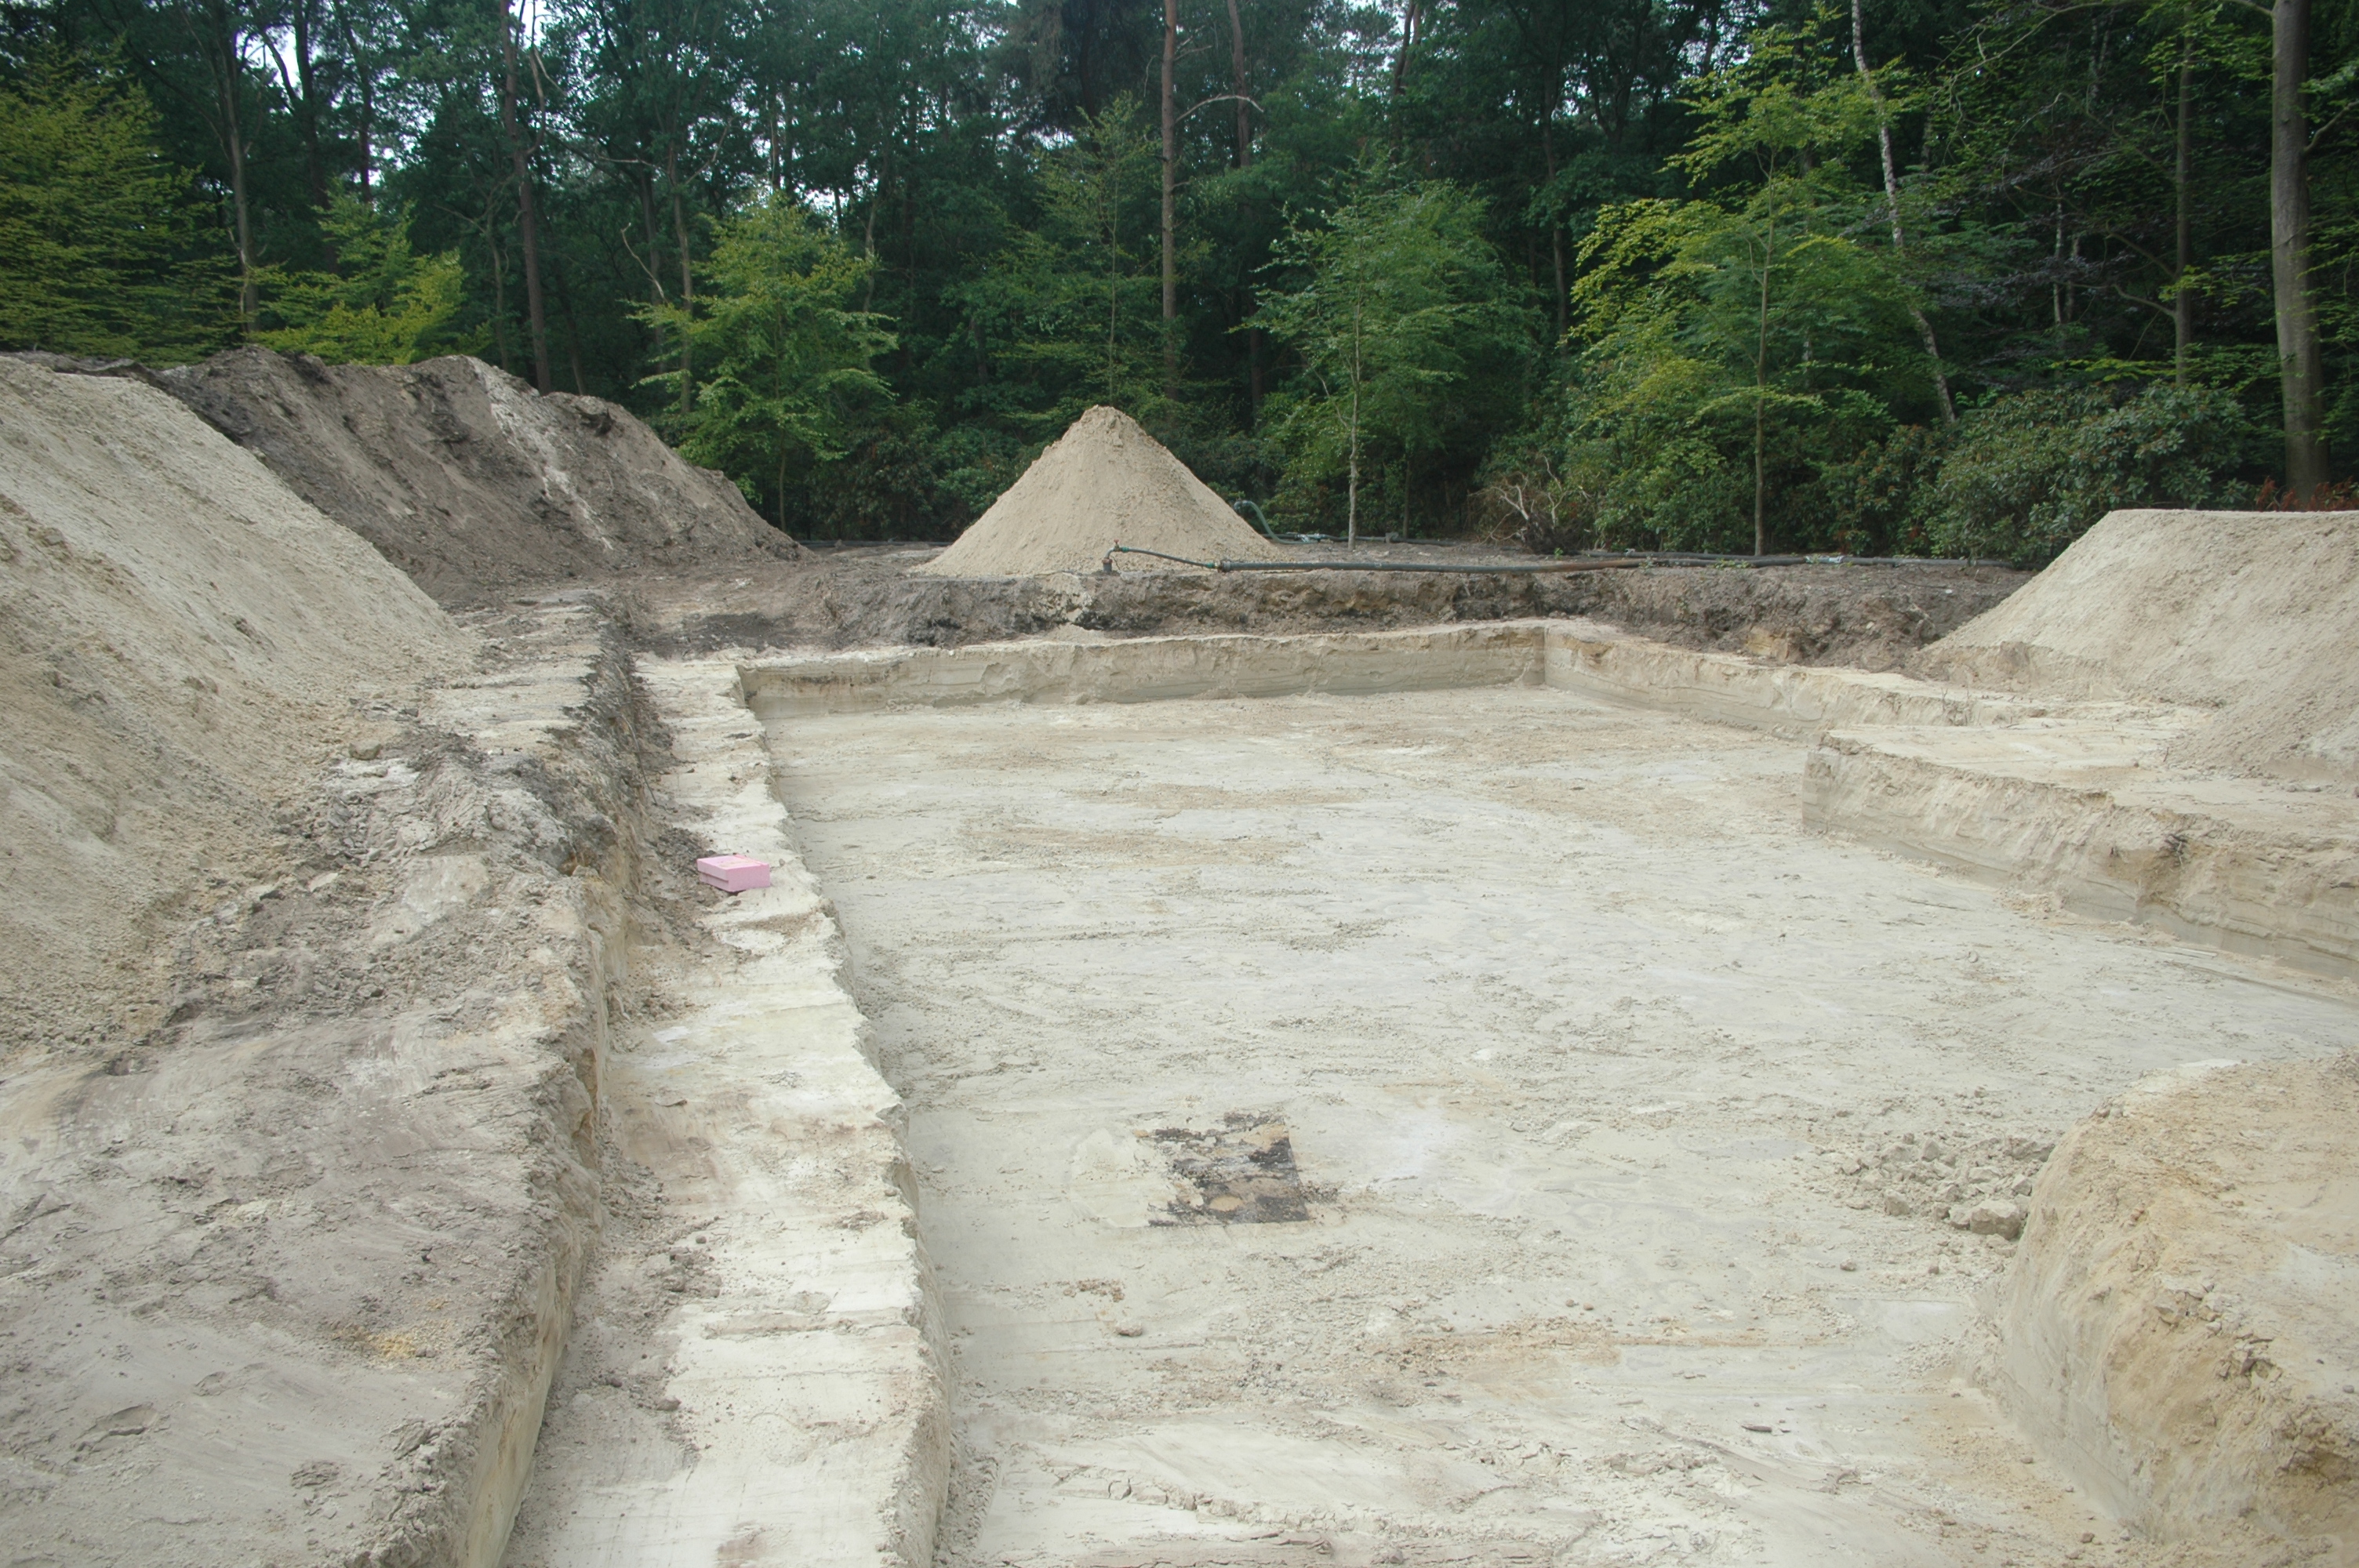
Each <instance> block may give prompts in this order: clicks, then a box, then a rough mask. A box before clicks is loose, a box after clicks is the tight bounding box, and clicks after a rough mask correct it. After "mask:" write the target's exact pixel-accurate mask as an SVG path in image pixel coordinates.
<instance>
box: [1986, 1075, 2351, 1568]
mask: <svg viewBox="0 0 2359 1568" xmlns="http://www.w3.org/2000/svg"><path fill="white" fill-rule="evenodd" d="M2354 1117H2359V1055H2354V1054H2352V1053H2349V1052H2345V1053H2343V1054H2342V1055H2340V1056H2338V1057H2332V1058H2329V1059H2327V1060H2324V1061H2312V1062H2299V1063H2290V1064H2277V1065H2241V1066H2240V1065H2234V1064H2223V1063H2196V1064H2193V1065H2190V1066H2187V1067H2182V1068H2180V1069H2178V1070H2176V1071H2174V1072H2168V1073H2163V1074H2159V1075H2157V1076H2154V1077H2151V1078H2148V1079H2146V1080H2145V1081H2143V1082H2141V1083H2140V1084H2139V1085H2138V1086H2137V1087H2135V1088H2134V1089H2133V1090H2131V1091H2130V1092H2129V1093H2128V1094H2125V1095H2124V1096H2123V1097H2122V1098H2120V1099H2118V1100H2116V1101H2115V1102H2114V1103H2113V1104H2112V1105H2110V1106H2108V1107H2107V1108H2104V1109H2103V1110H2100V1111H2099V1112H2098V1113H2097V1114H2096V1116H2095V1117H2093V1118H2092V1119H2089V1120H2087V1121H2084V1122H2082V1124H2081V1125H2080V1126H2079V1127H2078V1128H2076V1129H2075V1130H2073V1131H2072V1132H2071V1135H2070V1136H2068V1137H2067V1138H2066V1139H2065V1140H2064V1141H2063V1143H2062V1145H2061V1146H2060V1147H2059V1148H2058V1150H2057V1151H2056V1155H2055V1158H2054V1159H2053V1160H2051V1161H2050V1162H2049V1165H2048V1169H2047V1171H2046V1173H2044V1174H2043V1175H2042V1176H2041V1177H2040V1179H2039V1184H2038V1187H2037V1188H2036V1189H2035V1190H2034V1192H2033V1194H2032V1196H2031V1211H2032V1220H2031V1225H2030V1227H2029V1229H2028V1230H2027V1231H2026V1232H2025V1234H2024V1238H2023V1248H2022V1250H2021V1251H2020V1252H2018V1253H2017V1256H2016V1259H2015V1261H2014V1264H2013V1266H2012V1267H2011V1268H2010V1270H2009V1271H2008V1275H2007V1281H2006V1290H2005V1292H2004V1294H2003V1296H2002V1299H2001V1303H2000V1329H2001V1346H2002V1348H2001V1357H2000V1362H1999V1365H1998V1367H1997V1368H1996V1370H1997V1377H1998V1382H1999V1386H2000V1390H2001V1392H2002V1394H2003V1395H2004V1396H2005V1397H2006V1400H2007V1401H2008V1402H2009V1403H2010V1404H2011V1405H2012V1406H2013V1407H2014V1410H2015V1413H2016V1414H2017V1417H2018V1418H2019V1419H2020V1420H2022V1421H2023V1422H2024V1423H2025V1425H2026V1426H2027V1428H2028V1429H2029V1430H2030V1431H2031V1432H2032V1433H2034V1435H2035V1436H2036V1437H2038V1439H2039V1440H2040V1441H2041V1443H2042V1444H2043V1445H2044V1446H2045V1447H2047V1449H2048V1450H2049V1454H2050V1455H2051V1456H2053V1457H2054V1458H2056V1459H2057V1460H2058V1461H2060V1463H2061V1464H2062V1465H2064V1466H2065V1467H2066V1468H2067V1469H2068V1470H2069V1471H2070V1472H2071V1473H2073V1474H2074V1475H2075V1476H2076V1477H2077V1478H2078V1479H2079V1481H2080V1482H2081V1483H2082V1485H2083V1486H2084V1487H2087V1488H2088V1489H2089V1490H2090V1491H2091V1492H2092V1493H2093V1494H2094V1495H2095V1496H2096V1497H2098V1498H2101V1499H2102V1500H2103V1501H2104V1503H2105V1504H2107V1505H2108V1506H2109V1507H2111V1508H2112V1509H2114V1510H2116V1511H2118V1512H2119V1513H2122V1514H2124V1515H2125V1516H2127V1517H2128V1518H2130V1519H2133V1520H2135V1521H2136V1522H2137V1523H2139V1524H2141V1525H2143V1526H2144V1527H2145V1528H2146V1529H2147V1530H2149V1531H2150V1532H2152V1533H2153V1534H2154V1535H2156V1536H2158V1537H2160V1538H2161V1539H2162V1540H2163V1541H2181V1540H2199V1541H2211V1542H2212V1543H2214V1544H2215V1545H2217V1546H2220V1547H2222V1548H2223V1549H2226V1550H2224V1551H2223V1555H2228V1554H2231V1553H2233V1556H2234V1560H2236V1561H2242V1562H2246V1563H2264V1562H2293V1561H2303V1562H2315V1563H2341V1564H2348V1563H2359V1487H2354V1486H2353V1485H2352V1479H2351V1478H2352V1476H2353V1475H2354V1471H2359V1400H2354V1398H2353V1397H2352V1379H2353V1376H2354V1370H2359V1319H2354V1316H2353V1314H2352V1312H2351V1286H2350V1283H2349V1281H2351V1279H2352V1278H2353V1277H2354V1273H2359V1154H2354V1151H2353V1149H2352V1145H2351V1139H2350V1127H2351V1124H2352V1120H2353V1119H2354ZM2248 1532H2249V1533H2248ZM2270 1536H2275V1537H2281V1538H2287V1537H2289V1538H2292V1539H2293V1540H2295V1541H2300V1542H2302V1543H2303V1549H2302V1550H2299V1551H2294V1552H2288V1551H2287V1550H2285V1547H2284V1544H2283V1542H2282V1541H2277V1542H2271V1541H2268V1540H2267V1539H2266V1538H2267V1537H2270ZM2256 1537H2257V1538H2259V1539H2256ZM2237 1546H2242V1547H2244V1548H2245V1549H2246V1550H2245V1551H2243V1552H2234V1548H2235V1547H2237Z"/></svg>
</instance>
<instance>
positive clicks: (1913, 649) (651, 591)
mask: <svg viewBox="0 0 2359 1568" xmlns="http://www.w3.org/2000/svg"><path fill="white" fill-rule="evenodd" d="M1287 548H1288V553H1289V555H1291V556H1292V557H1294V558H1296V559H1301V560H1313V561H1340V560H1345V559H1349V558H1353V557H1350V556H1347V554H1346V552H1345V551H1344V549H1343V546H1341V545H1332V544H1331V545H1321V544H1311V545H1296V546H1288V547H1287ZM937 553H938V552H937V551H936V550H934V549H932V548H930V547H925V546H846V547H843V548H832V549H831V548H826V547H813V548H810V550H808V551H807V552H806V554H805V557H804V558H803V559H802V560H801V561H799V562H798V563H796V564H794V565H792V566H787V565H783V564H780V565H770V564H766V563H763V564H756V565H752V566H749V567H747V568H745V569H744V570H741V571H737V572H734V573H729V574H722V575H717V576H716V575H709V574H704V573H699V574H697V575H695V576H692V577H690V576H676V577H655V576H649V577H645V578H642V579H638V580H637V581H636V582H635V583H634V585H633V587H632V589H631V593H630V597H629V600H628V604H629V606H630V613H631V618H632V622H633V629H634V633H635V634H636V637H637V638H638V640H639V641H641V642H642V643H644V644H646V645H647V646H649V647H652V648H654V649H656V650H658V651H661V652H665V653H673V654H688V653H709V652H713V651H717V650H720V649H723V648H732V647H743V648H762V647H783V646H804V647H822V648H848V647H862V646H870V645H886V646H890V645H897V644H910V643H914V644H921V645H926V646H933V647H956V646H961V645H963V644H965V643H984V642H996V641H1000V640H1003V639H1006V638H1009V637H1028V636H1038V635H1042V634H1051V635H1060V636H1082V637H1091V636H1107V637H1131V636H1149V635H1156V634H1159V633H1201V632H1267V633H1290V632H1325V631H1366V630H1376V629H1382V628H1386V627H1395V626H1423V625H1433V624H1436V623H1438V622H1457V621H1495V620H1506V619H1513V618H1517V617H1523V616H1558V615H1587V616H1593V617H1595V618H1596V619H1598V620H1601V621H1605V622H1613V623H1615V624H1619V625H1622V626H1625V627H1627V628H1629V629H1630V630H1632V631H1636V632H1640V633H1645V634H1646V635H1647V636H1650V637H1656V638H1658V639H1660V640H1662V641H1665V642H1669V643H1676V644H1678V645H1680V646H1681V647H1690V648H1712V649H1718V650H1723V651H1728V652H1736V653H1751V654H1759V655H1763V656H1766V657H1770V658H1775V659H1780V660H1784V661H1787V662H1788V663H1796V664H1808V665H1859V666H1862V667H1864V668H1867V669H1873V670H1889V669H1897V668H1900V667H1902V666H1903V665H1905V664H1906V663H1907V662H1908V659H1909V657H1910V656H1911V655H1912V654H1916V653H1917V652H1918V651H1919V649H1921V648H1923V647H1925V646H1926V645H1927V644H1929V643H1933V642H1935V641H1937V640H1939V639H1940V638H1941V637H1944V636H1946V635H1948V634H1949V633H1951V632H1953V631H1955V630H1956V629H1957V628H1958V627H1960V626H1962V625H1963V624H1964V623H1965V622H1968V621H1970V620H1972V619H1973V617H1975V616H1976V615H1979V614H1981V613H1982V612H1983V611H1985V610H1988V609H1990V608H1991V607H1992V606H1993V605H1995V604H1997V603H1998V602H2000V601H2001V600H2004V599H2006V597H2007V596H2008V595H2009V594H2010V593H2012V592H2014V591H2015V589H2017V587H2019V586H2020V585H2021V584H2023V583H2024V582H2025V581H2027V580H2028V578H2029V576H2030V574H2028V573H2026V572H2018V571H2013V570H2010V569H2008V568H2005V567H1992V566H1966V565H1963V564H1961V563H1952V562H1928V563H1925V564H1922V565H1909V566H1897V567H1887V566H1859V565H1844V566H1815V565H1810V566H1796V567H1770V568H1730V567H1711V568H1638V569H1635V570H1631V569H1625V570H1616V571H1603V572H1582V573H1571V574H1565V575H1553V574H1547V575H1528V576H1498V577H1487V576H1475V575H1463V576H1462V575H1459V574H1455V573H1435V574H1428V573H1421V572H1420V573H1407V572H1402V573H1393V572H1351V571H1319V572H1304V573H1291V572H1253V573H1243V572H1239V573H1231V574H1225V575H1221V576H1213V575H1211V574H1208V573H1203V572H1189V571H1152V572H1149V571H1122V572H1119V573H1117V574H1114V575H1112V576H1107V575H1103V574H1098V573H1086V574H1071V573H1068V574H1060V575H1057V576H1049V577H1033V578H934V577H928V576H923V575H912V572H913V568H917V567H919V566H922V565H924V564H926V563H927V562H928V561H929V560H930V559H932V558H933V557H934V556H935V555H936V554H937ZM1359 554H1360V557H1364V558H1366V559H1369V560H1374V561H1403V562H1407V561H1414V562H1427V563H1435V564H1443V565H1456V564H1460V563H1464V564H1466V565H1470V566H1473V565H1523V566H1529V565H1531V564H1533V557H1530V556H1528V555H1525V554H1522V553H1520V552H1503V551H1499V550H1496V549H1494V548H1491V547H1488V546H1481V545H1451V544H1441V543H1432V542H1428V543H1403V544H1364V545H1362V546H1359Z"/></svg>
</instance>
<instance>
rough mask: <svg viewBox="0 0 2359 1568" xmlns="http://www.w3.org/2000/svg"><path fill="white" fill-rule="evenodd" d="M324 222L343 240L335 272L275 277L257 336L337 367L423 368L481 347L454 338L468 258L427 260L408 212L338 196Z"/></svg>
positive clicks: (338, 247) (444, 256) (450, 254)
mask: <svg viewBox="0 0 2359 1568" xmlns="http://www.w3.org/2000/svg"><path fill="white" fill-rule="evenodd" d="M322 226H323V227H324V228H325V229H326V230H327V232H328V233H329V235H330V236H331V237H332V239H333V240H334V242H335V245H336V253H337V264H338V265H337V270H336V271H334V272H308V271H297V272H288V271H274V272H273V273H272V274H271V275H270V276H268V277H267V279H266V289H265V292H264V304H263V318H264V320H265V322H266V323H270V324H268V325H266V326H264V327H263V329H262V330H260V331H258V332H257V333H256V334H255V336H256V337H257V338H258V339H259V340H260V341H261V342H262V343H263V344H264V345H265V346H266V347H268V348H273V349H277V350H279V351H282V352H286V353H308V354H317V355H318V356H319V357H320V358H321V359H323V360H326V361H328V362H330V363H332V364H414V363H416V362H418V361H419V360H421V359H424V358H426V357H427V356H429V354H436V353H446V352H463V351H466V350H467V349H469V348H471V347H473V343H471V342H470V341H467V340H465V339H463V338H461V337H459V336H458V335H457V334H456V333H454V332H453V330H452V327H453V324H454V322H455V321H456V319H457V318H458V314H459V308H460V306H461V304H462V297H463V293H464V289H465V287H466V283H465V276H464V271H463V269H462V266H461V265H460V262H459V253H458V252H456V251H445V252H443V253H441V254H439V255H431V256H421V255H419V254H417V252H416V251H414V250H413V249H411V248H410V243H409V216H408V213H405V212H388V211H380V210H378V209H375V208H372V207H369V206H366V205H364V203H363V202H362V201H361V200H360V199H359V198H358V197H355V196H353V195H351V194H349V193H345V192H339V193H338V194H337V196H336V197H335V198H334V199H333V200H332V201H331V203H330V205H329V211H328V213H327V216H326V217H325V218H324V219H323V220H322Z"/></svg>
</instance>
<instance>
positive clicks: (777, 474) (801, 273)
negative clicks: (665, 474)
mask: <svg viewBox="0 0 2359 1568" xmlns="http://www.w3.org/2000/svg"><path fill="white" fill-rule="evenodd" d="M870 265H871V264H870V263H869V261H868V260H867V258H865V257H864V256H858V255H854V254H853V253H852V251H851V250H850V248H849V247H848V246H846V245H845V244H844V243H843V241H842V240H841V239H839V238H837V237H836V236H834V235H832V234H830V233H828V232H826V231H825V230H823V229H822V228H821V227H820V225H819V224H818V222H817V221H816V220H814V219H813V217H812V216H811V214H810V211H809V210H808V209H806V208H804V207H802V206H801V205H799V203H797V202H794V201H791V200H787V199H786V198H783V197H777V196H763V197H761V198H758V199H757V200H755V201H754V202H753V203H752V204H750V205H749V206H747V207H746V208H745V209H744V210H743V211H740V212H738V213H737V214H736V215H735V216H734V217H732V218H731V219H729V220H728V221H727V222H724V223H723V224H722V226H721V229H720V232H719V236H718V239H717V242H716V243H715V244H714V246H713V252H712V260H711V261H710V262H709V263H708V264H707V275H708V279H709V283H710V287H708V288H707V289H706V291H705V294H704V297H703V300H702V306H703V309H702V312H701V314H696V315H691V314H690V311H689V308H688V306H687V304H686V302H684V301H683V302H679V303H672V304H664V305H658V306H649V307H643V309H645V310H646V312H647V314H648V315H649V316H650V317H652V318H654V319H656V322H657V324H658V325H659V326H660V327H662V328H663V329H664V330H665V331H666V332H667V333H669V334H672V335H675V336H677V337H678V338H680V339H684V340H686V341H688V343H689V344H690V346H691V347H693V348H694V349H695V350H696V353H697V362H698V363H700V364H701V365H702V366H703V367H704V368H703V370H702V372H701V378H700V379H699V381H698V382H697V384H696V386H695V391H694V395H693V398H692V400H691V401H690V405H689V406H688V407H687V409H686V410H685V411H683V412H681V413H679V414H678V415H677V416H674V417H673V418H672V419H671V421H670V422H669V423H670V424H671V427H672V431H671V433H672V434H673V435H674V436H675V437H676V438H678V440H679V447H680V450H681V451H683V452H685V453H686V454H687V455H688V456H689V457H690V458H691V459H692V460H695V461H697V462H701V463H705V464H708V465H710V466H712V467H714V468H718V469H723V470H726V471H728V472H732V473H735V474H739V475H743V476H746V477H745V479H743V480H741V481H740V482H741V483H745V484H746V487H747V489H748V490H749V491H751V492H755V493H754V498H755V499H756V500H757V501H758V500H759V499H760V498H761V497H760V494H759V487H758V484H757V483H752V482H748V481H752V480H753V479H754V477H755V476H759V478H760V479H765V480H768V481H770V484H769V487H768V488H769V492H770V494H771V496H772V497H773V499H774V500H775V502H776V510H775V511H774V512H773V514H772V515H773V518H774V520H776V521H777V523H778V524H779V525H780V526H781V527H783V526H785V525H786V517H787V512H788V475H789V472H790V470H793V468H794V467H795V466H796V465H797V464H801V465H804V466H806V467H808V466H810V465H814V464H819V463H824V462H826V461H828V460H832V459H835V458H839V457H841V456H843V452H844V449H845V444H846V442H847V440H848V438H850V437H851V435H852V434H853V431H854V429H855V427H857V425H858V423H859V421H860V419H861V417H862V416H863V414H864V412H865V411H868V410H872V409H874V408H875V407H876V406H881V405H883V404H885V403H886V402H889V401H890V399H891V396H892V394H891V390H890V389H889V388H888V387H887V386H886V384H885V382H884V380H883V378H881V377H880V376H878V375H877V374H876V373H875V368H874V362H875V359H876V357H877V356H878V355H879V354H882V353H885V352H887V351H890V350H891V349H892V347H893V337H892V334H890V333H889V332H887V331H886V330H885V329H884V327H883V325H882V324H881V323H880V322H879V321H878V319H876V318H875V317H874V316H872V315H869V314H867V313H865V312H864V311H861V310H857V309H854V308H853V307H852V300H853V296H854V295H855V294H856V293H857V292H858V291H859V289H860V287H861V285H862V284H863V283H864V281H865V279H866V277H867V276H868V270H869V267H870ZM684 375H685V373H684V372H681V371H677V370H675V371H669V372H666V373H663V374H661V375H658V376H657V377H654V378H652V379H654V380H655V381H656V382H657V383H658V384H661V385H664V386H665V387H666V388H667V389H668V390H669V391H670V392H671V393H672V394H673V395H675V396H677V395H678V385H679V380H680V379H681V378H682V377H684Z"/></svg>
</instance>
